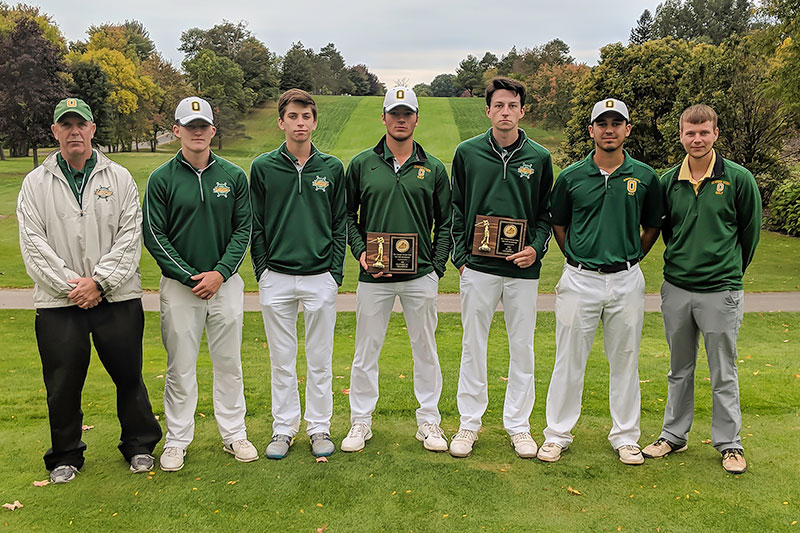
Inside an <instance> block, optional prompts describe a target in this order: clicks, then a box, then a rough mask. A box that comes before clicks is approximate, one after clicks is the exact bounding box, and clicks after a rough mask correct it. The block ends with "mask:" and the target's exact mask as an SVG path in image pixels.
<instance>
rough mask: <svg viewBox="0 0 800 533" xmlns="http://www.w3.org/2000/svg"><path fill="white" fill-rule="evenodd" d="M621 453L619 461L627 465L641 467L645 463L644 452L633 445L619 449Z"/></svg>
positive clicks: (626, 445)
mask: <svg viewBox="0 0 800 533" xmlns="http://www.w3.org/2000/svg"><path fill="white" fill-rule="evenodd" d="M617 452H619V460H620V461H622V462H623V463H625V464H626V465H640V464H642V463H644V456H643V455H642V450H640V449H639V447H638V446H635V445H633V444H625V445H624V446H620V447H619V448H617Z"/></svg>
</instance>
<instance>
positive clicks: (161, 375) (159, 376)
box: [156, 374, 164, 379]
mask: <svg viewBox="0 0 800 533" xmlns="http://www.w3.org/2000/svg"><path fill="white" fill-rule="evenodd" d="M156 379H164V374H159V375H157V376H156Z"/></svg>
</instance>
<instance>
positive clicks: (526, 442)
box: [511, 431, 538, 459]
mask: <svg viewBox="0 0 800 533" xmlns="http://www.w3.org/2000/svg"><path fill="white" fill-rule="evenodd" d="M511 447H512V448H514V452H515V453H516V454H517V456H518V457H521V458H523V459H533V458H534V457H536V452H537V451H538V447H537V446H536V441H535V440H533V437H531V434H530V433H528V432H527V431H523V432H521V433H515V434H514V435H511Z"/></svg>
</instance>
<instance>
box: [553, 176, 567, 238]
mask: <svg viewBox="0 0 800 533" xmlns="http://www.w3.org/2000/svg"><path fill="white" fill-rule="evenodd" d="M570 220H572V200H571V199H570V197H569V185H568V184H567V178H565V177H564V172H562V173H561V174H559V175H558V178H557V179H556V182H555V183H554V184H553V190H552V192H551V193H550V223H551V224H552V225H554V226H569V223H570Z"/></svg>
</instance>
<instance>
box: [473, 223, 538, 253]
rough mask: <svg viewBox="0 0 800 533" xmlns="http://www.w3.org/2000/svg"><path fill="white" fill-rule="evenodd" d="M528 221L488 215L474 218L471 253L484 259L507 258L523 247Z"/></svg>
mask: <svg viewBox="0 0 800 533" xmlns="http://www.w3.org/2000/svg"><path fill="white" fill-rule="evenodd" d="M527 229H528V221H527V220H522V219H517V218H505V217H496V216H489V215H478V216H476V217H475V233H474V234H473V237H472V253H473V254H474V255H483V256H486V257H508V256H509V255H514V254H515V253H517V252H519V251H520V250H522V248H524V247H525V233H526V231H527Z"/></svg>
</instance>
